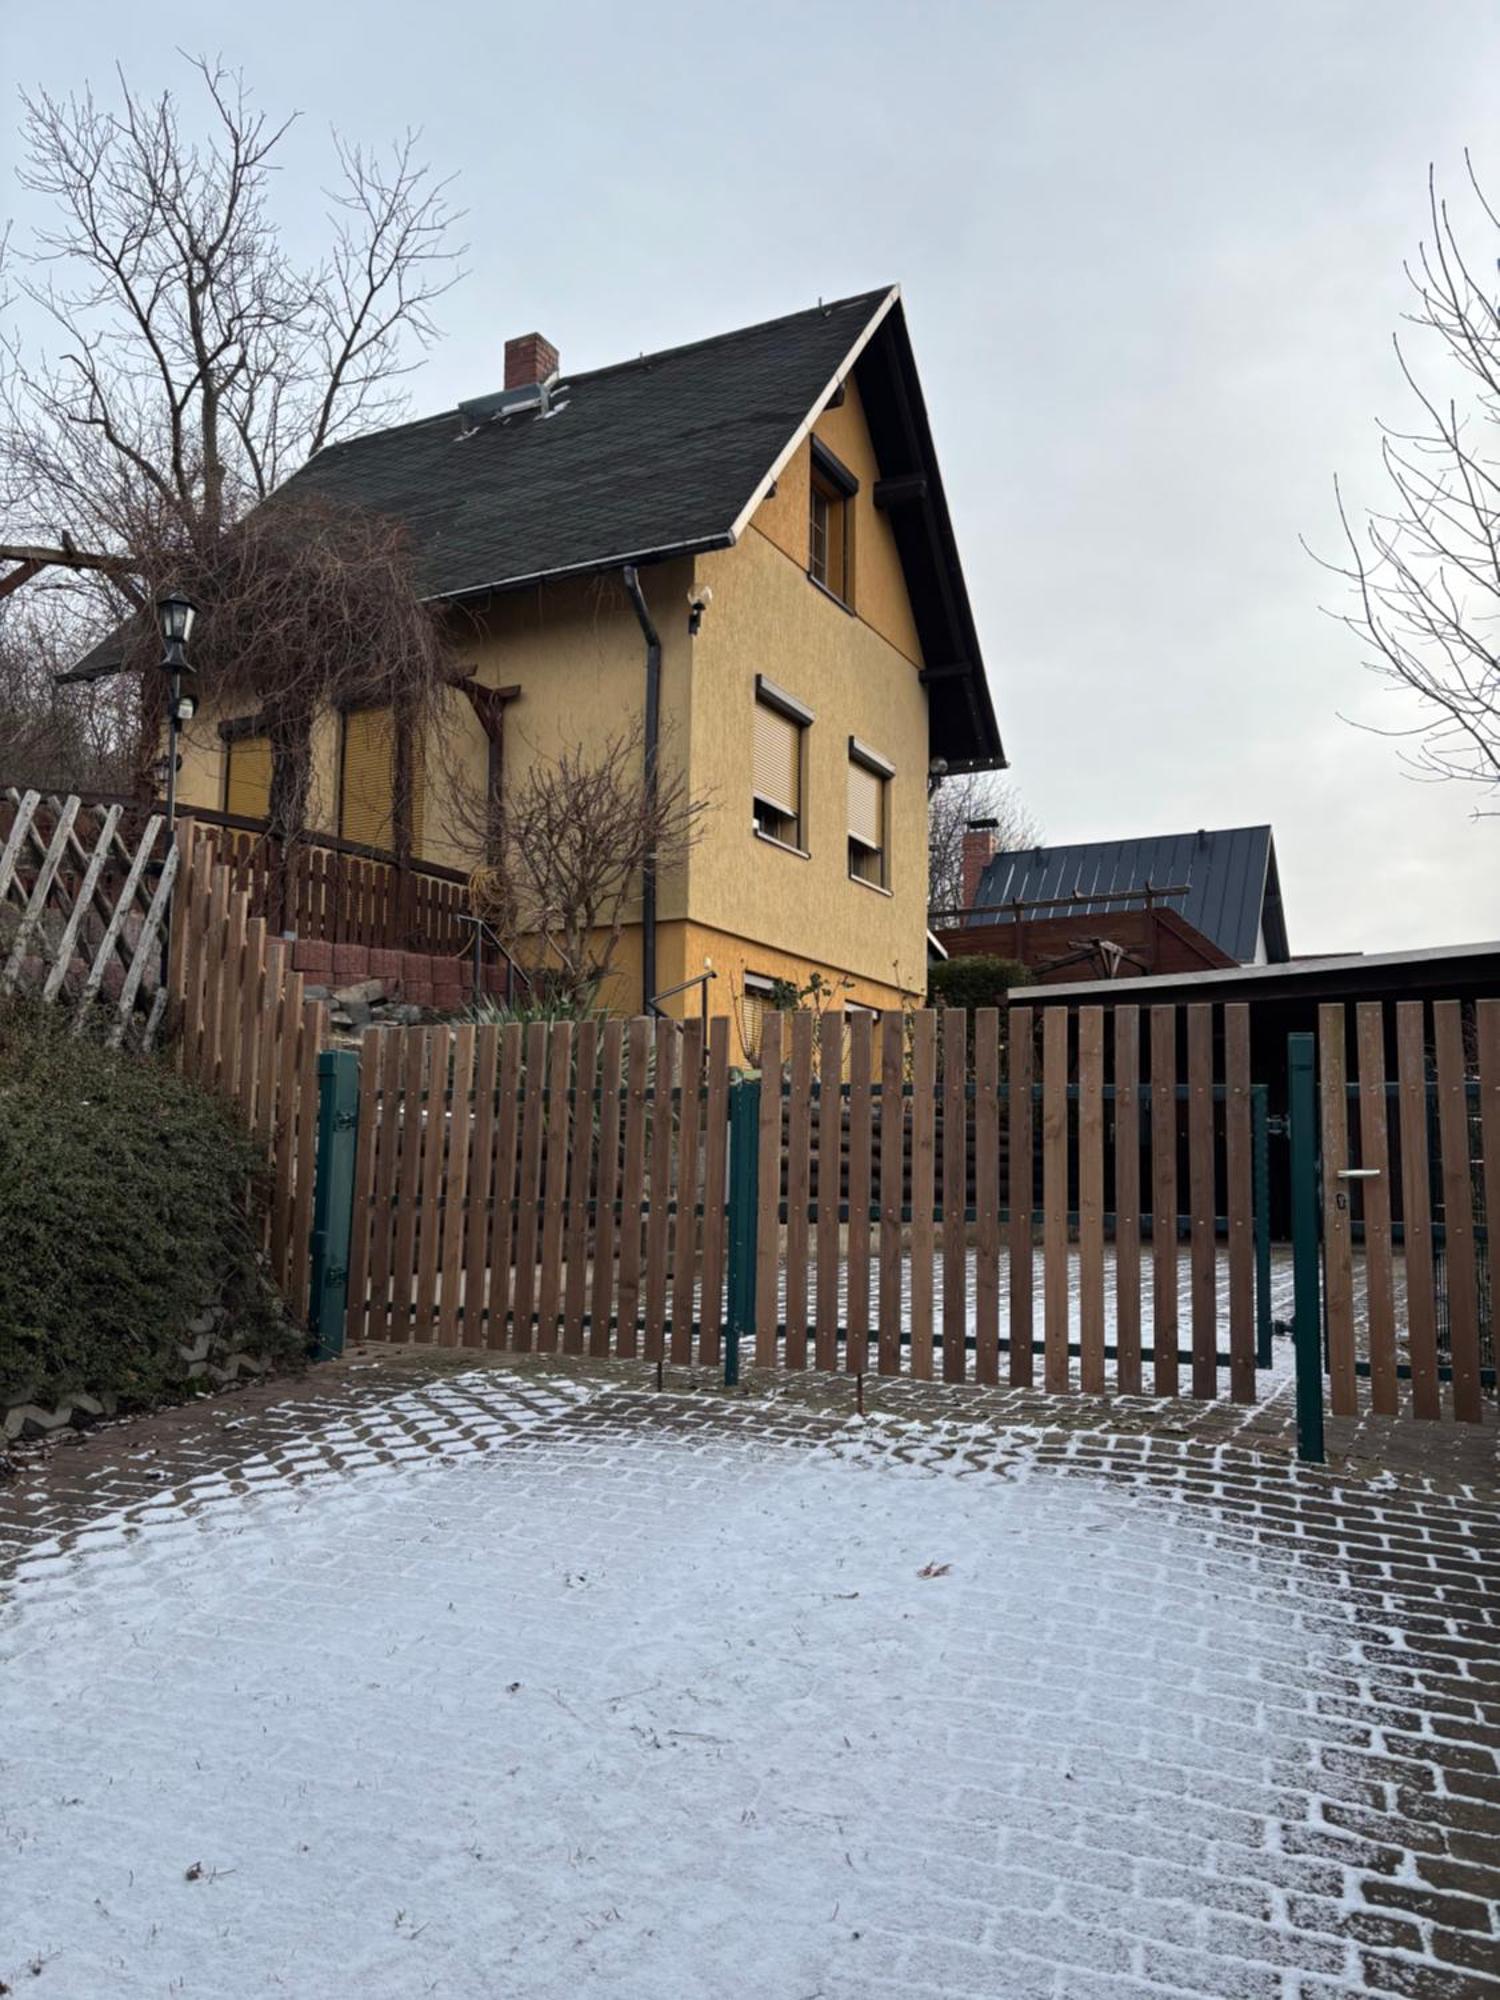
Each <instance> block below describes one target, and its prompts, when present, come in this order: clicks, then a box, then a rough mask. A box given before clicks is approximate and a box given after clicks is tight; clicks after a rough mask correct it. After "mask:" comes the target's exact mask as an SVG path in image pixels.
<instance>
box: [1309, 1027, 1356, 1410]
mask: <svg viewBox="0 0 1500 2000" xmlns="http://www.w3.org/2000/svg"><path fill="white" fill-rule="evenodd" d="M1347 1081H1348V1070H1347V1065H1346V1062H1345V1056H1344V1006H1343V1002H1342V1001H1340V1000H1331V1001H1325V1002H1324V1003H1323V1004H1322V1005H1320V1006H1319V1008H1318V1100H1319V1112H1320V1122H1321V1125H1322V1133H1321V1138H1322V1147H1323V1297H1324V1306H1325V1309H1326V1312H1327V1319H1328V1378H1329V1407H1330V1408H1331V1409H1332V1411H1333V1414H1334V1415H1335V1416H1336V1417H1353V1416H1357V1415H1358V1414H1359V1378H1358V1376H1357V1375H1356V1373H1355V1356H1354V1250H1353V1241H1352V1234H1351V1230H1350V1226H1349V1191H1348V1190H1349V1184H1348V1182H1347V1181H1344V1180H1341V1179H1340V1178H1339V1176H1340V1174H1341V1173H1342V1172H1343V1170H1344V1168H1345V1167H1347V1166H1348V1164H1349V1100H1348V1096H1347V1094H1346V1090H1345V1085H1346V1083H1347Z"/></svg>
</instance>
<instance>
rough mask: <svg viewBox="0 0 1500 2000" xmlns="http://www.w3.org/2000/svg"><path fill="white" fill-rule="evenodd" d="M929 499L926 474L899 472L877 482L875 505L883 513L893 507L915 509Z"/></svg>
mask: <svg viewBox="0 0 1500 2000" xmlns="http://www.w3.org/2000/svg"><path fill="white" fill-rule="evenodd" d="M926 498H927V474H926V473H925V472H898V473H895V474H893V475H892V476H891V477H890V478H889V479H877V480H876V482H875V505H876V506H877V507H878V508H879V509H880V511H881V512H882V513H889V511H890V510H891V508H892V507H914V506H916V505H917V503H918V502H919V501H922V500H925V499H926Z"/></svg>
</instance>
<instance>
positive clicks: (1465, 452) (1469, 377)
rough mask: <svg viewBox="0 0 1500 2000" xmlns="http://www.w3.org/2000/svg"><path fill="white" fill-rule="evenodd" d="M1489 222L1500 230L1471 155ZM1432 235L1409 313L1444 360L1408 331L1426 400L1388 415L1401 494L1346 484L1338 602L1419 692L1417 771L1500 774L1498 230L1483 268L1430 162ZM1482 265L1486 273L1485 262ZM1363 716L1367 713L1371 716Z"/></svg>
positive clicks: (1385, 458)
mask: <svg viewBox="0 0 1500 2000" xmlns="http://www.w3.org/2000/svg"><path fill="white" fill-rule="evenodd" d="M1464 157H1465V164H1466V167H1467V170H1468V179H1469V185H1470V187H1471V189H1472V190H1473V193H1474V195H1475V197H1476V198H1477V201H1478V204H1479V210H1480V214H1481V217H1482V223H1481V227H1482V228H1485V229H1489V230H1494V231H1496V232H1500V215H1497V213H1496V211H1495V209H1494V208H1493V207H1492V206H1491V205H1490V203H1489V201H1488V200H1487V198H1486V197H1485V194H1484V192H1483V190H1482V189H1481V187H1480V185H1479V182H1478V180H1477V178H1476V176H1475V173H1474V168H1473V163H1472V161H1470V160H1469V157H1468V155H1467V153H1466V154H1465V156H1464ZM1427 193H1428V208H1429V213H1430V216H1431V239H1430V241H1426V242H1423V243H1422V244H1421V245H1420V246H1419V248H1418V252H1417V257H1416V261H1415V263H1409V264H1408V265H1407V266H1406V274H1407V277H1408V279H1409V280H1410V282H1411V286H1412V291H1413V293H1414V295H1415V303H1414V305H1413V308H1412V310H1411V311H1410V312H1409V313H1408V314H1407V315H1406V319H1407V323H1408V324H1409V325H1411V326H1413V327H1415V328H1416V329H1418V335H1419V340H1420V342H1421V345H1422V346H1423V347H1424V348H1429V349H1433V350H1435V354H1436V360H1435V363H1434V365H1433V366H1432V367H1431V368H1430V369H1429V371H1428V373H1427V375H1426V377H1425V379H1424V377H1423V376H1421V375H1419V373H1418V369H1417V364H1416V362H1415V361H1414V360H1413V359H1412V358H1411V357H1410V356H1409V355H1408V352H1407V349H1406V347H1405V346H1404V345H1403V343H1402V340H1401V338H1400V336H1397V337H1396V338H1395V340H1394V346H1395V350H1396V358H1397V361H1398V363H1399V365H1400V368H1401V372H1402V375H1403V377H1404V379H1405V381H1406V384H1407V387H1408V388H1409V389H1410V391H1411V394H1412V398H1413V400H1414V403H1415V405H1416V411H1415V414H1414V420H1413V425H1412V428H1410V429H1393V428H1391V427H1388V426H1382V432H1381V462H1382V469H1383V472H1384V474H1385V479H1386V485H1387V492H1388V500H1387V503H1386V506H1385V507H1384V508H1383V509H1372V510H1370V511H1368V512H1367V513H1366V514H1365V515H1364V517H1363V519H1362V520H1361V521H1359V522H1358V523H1357V524H1356V522H1355V521H1354V520H1352V519H1351V517H1350V513H1349V510H1348V508H1347V506H1346V505H1345V501H1344V497H1343V494H1342V492H1341V491H1340V490H1339V489H1338V486H1337V482H1336V483H1335V492H1336V493H1337V496H1338V508H1339V518H1340V522H1341V524H1342V527H1343V531H1344V540H1345V546H1346V550H1347V556H1346V559H1345V560H1343V561H1340V562H1336V563H1325V565H1324V567H1325V568H1328V569H1331V570H1332V571H1333V572H1334V573H1335V574H1336V575H1339V576H1341V577H1343V578H1345V579H1346V580H1347V582H1348V583H1349V585H1350V586H1351V593H1352V598H1353V603H1352V608H1347V609H1342V610H1339V611H1337V612H1335V614H1334V615H1335V616H1337V617H1338V618H1339V619H1340V621H1341V622H1342V623H1343V624H1345V625H1347V626H1348V627H1349V629H1350V631H1352V632H1353V633H1354V634H1355V635H1356V636H1357V637H1358V639H1359V640H1360V642H1361V644H1362V646H1363V647H1364V649H1365V652H1366V664H1367V665H1368V666H1369V667H1370V668H1371V669H1372V671H1373V672H1375V673H1376V674H1378V675H1380V676H1381V677H1382V678H1384V679H1386V680H1388V681H1390V682H1392V683H1393V684H1394V685H1395V686H1396V687H1398V688H1400V689H1402V690H1405V691H1406V692H1408V693H1409V694H1410V695H1411V696H1413V697H1414V698H1415V718H1416V719H1415V720H1414V721H1413V722H1412V723H1411V724H1409V725H1408V726H1406V727H1403V728H1400V729H1392V730H1383V731H1379V732H1378V733H1380V734H1385V735H1391V736H1396V737H1401V738H1404V739H1405V740H1406V742H1407V744H1408V746H1409V747H1408V748H1407V749H1405V750H1404V751H1403V752H1402V753H1401V754H1402V758H1403V761H1404V762H1405V763H1406V764H1407V766H1408V768H1409V769H1410V770H1412V771H1413V772H1414V773H1415V774H1416V775H1419V776H1422V777H1426V778H1431V779H1445V778H1446V779H1458V780H1460V781H1462V782H1464V783H1468V784H1474V785H1478V786H1480V787H1482V788H1483V789H1484V790H1486V791H1488V792H1492V793H1493V792H1494V791H1495V790H1496V789H1497V787H1500V439H1497V433H1496V427H1497V426H1500V306H1497V304H1496V300H1495V289H1496V287H1495V276H1494V272H1495V262H1496V257H1495V253H1496V250H1497V248H1500V241H1497V239H1496V238H1494V237H1491V238H1489V239H1488V247H1487V250H1486V254H1485V255H1484V257H1483V258H1482V260H1481V261H1480V263H1479V265H1478V268H1477V269H1476V264H1475V261H1474V259H1473V256H1472V255H1471V254H1470V253H1466V252H1465V250H1464V248H1463V246H1462V244H1461V242H1460V238H1459V231H1458V228H1457V226H1456V224H1455V223H1454V220H1453V218H1452V217H1451V215H1450V213H1449V209H1448V204H1447V201H1446V200H1444V199H1442V198H1440V197H1439V194H1438V191H1437V180H1436V174H1435V171H1434V170H1432V169H1429V170H1428V179H1427ZM1481 272H1482V275H1480V273H1481ZM1362 726H1363V725H1362Z"/></svg>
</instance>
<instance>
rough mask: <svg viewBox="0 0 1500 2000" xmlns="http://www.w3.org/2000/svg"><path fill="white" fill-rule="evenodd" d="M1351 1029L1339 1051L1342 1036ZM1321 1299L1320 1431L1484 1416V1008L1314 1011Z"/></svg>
mask: <svg viewBox="0 0 1500 2000" xmlns="http://www.w3.org/2000/svg"><path fill="white" fill-rule="evenodd" d="M1351 1016H1352V1025H1353V1034H1352V1037H1351V1035H1350V1033H1349V1028H1350V1025H1351V1018H1350V1017H1351ZM1318 1066H1319V1082H1320V1086H1321V1088H1320V1092H1319V1098H1320V1118H1321V1125H1322V1131H1321V1142H1322V1143H1321V1151H1322V1159H1323V1193H1322V1202H1323V1217H1322V1221H1323V1242H1324V1293H1325V1308H1326V1316H1327V1339H1326V1345H1327V1368H1328V1377H1329V1391H1330V1395H1329V1401H1330V1407H1331V1408H1332V1410H1333V1413H1334V1415H1335V1416H1353V1415H1355V1414H1357V1413H1358V1411H1359V1409H1360V1408H1361V1400H1362V1390H1363V1387H1364V1384H1365V1382H1366V1380H1368V1394H1369V1403H1370V1406H1371V1408H1373V1409H1374V1410H1375V1411H1376V1412H1377V1413H1378V1414H1380V1415H1386V1416H1395V1415H1397V1414H1400V1413H1401V1412H1402V1411H1403V1410H1405V1409H1407V1408H1409V1409H1410V1411H1411V1413H1412V1414H1413V1415H1415V1416H1418V1417H1423V1418H1435V1417H1441V1416H1443V1415H1445V1414H1451V1415H1452V1416H1453V1417H1455V1418H1456V1419H1457V1420H1458V1421H1460V1422H1465V1423H1479V1422H1482V1421H1484V1420H1485V1418H1486V1415H1487V1414H1488V1415H1490V1416H1492V1415H1493V1397H1494V1388H1495V1367H1496V1312H1497V1305H1500V1284H1497V1279H1500V1248H1497V1246H1500V1000H1480V1001H1478V1002H1477V1003H1475V1004H1474V1005H1473V1006H1472V1007H1471V1006H1469V1005H1468V1004H1461V1003H1460V1002H1459V1001H1457V1000H1439V1001H1435V1002H1434V1003H1432V1006H1431V1013H1430V1018H1429V1015H1428V1012H1427V1009H1426V1006H1425V1004H1424V1002H1422V1001H1420V1000H1411V1001H1401V1002H1398V1003H1397V1004H1396V1005H1395V1006H1393V1007H1384V1006H1382V1005H1381V1003H1380V1002H1379V1001H1367V1002H1361V1003H1360V1004H1359V1005H1358V1006H1356V1007H1354V1008H1353V1009H1346V1008H1345V1007H1344V1005H1342V1004H1341V1003H1339V1002H1331V1003H1329V1004H1327V1005H1324V1006H1322V1007H1320V1009H1319V1018H1318Z"/></svg>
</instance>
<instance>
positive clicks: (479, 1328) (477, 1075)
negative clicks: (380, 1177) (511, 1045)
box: [459, 1021, 504, 1347]
mask: <svg viewBox="0 0 1500 2000" xmlns="http://www.w3.org/2000/svg"><path fill="white" fill-rule="evenodd" d="M475 1049H476V1061H475V1071H474V1116H473V1119H472V1121H471V1123H470V1126H469V1178H468V1187H467V1190H466V1199H467V1202H468V1210H469V1215H468V1224H467V1227H466V1228H465V1231H464V1308H463V1320H462V1323H461V1326H460V1329H459V1340H460V1342H461V1344H462V1345H463V1346H465V1347H484V1346H486V1345H488V1344H489V1323H488V1321H487V1319H486V1310H487V1307H488V1305H489V1292H490V1223H491V1209H492V1204H493V1202H494V1199H495V1092H496V1090H497V1088H498V1087H499V1080H500V1029H499V1027H498V1026H497V1025H496V1023H495V1022H493V1021H490V1022H486V1024H485V1025H484V1026H483V1027H481V1029H480V1030H479V1033H478V1035H477V1036H476V1037H475ZM501 1333H502V1337H503V1334H504V1325H503V1322H502V1326H501Z"/></svg>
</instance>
